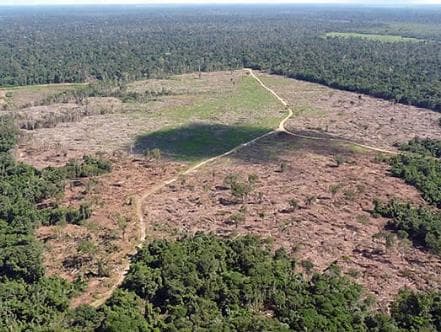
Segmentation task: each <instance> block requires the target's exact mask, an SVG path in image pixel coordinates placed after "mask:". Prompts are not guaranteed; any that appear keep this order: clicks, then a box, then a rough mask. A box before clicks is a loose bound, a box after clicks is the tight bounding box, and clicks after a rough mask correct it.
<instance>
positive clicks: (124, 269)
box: [90, 69, 396, 308]
mask: <svg viewBox="0 0 441 332" xmlns="http://www.w3.org/2000/svg"><path fill="white" fill-rule="evenodd" d="M245 70H246V71H247V72H248V73H249V74H250V75H251V76H252V77H253V78H254V79H255V80H256V81H257V82H258V83H259V84H260V85H261V86H262V88H264V89H265V90H267V91H268V92H270V93H271V94H272V95H273V96H274V97H275V98H276V99H277V100H279V101H280V103H281V104H283V106H284V107H285V109H286V110H287V112H288V114H287V115H286V117H285V118H284V119H283V120H282V121H281V122H280V124H279V126H278V128H277V129H275V130H272V131H269V132H267V133H266V134H263V135H261V136H258V137H256V138H254V139H252V140H250V141H248V142H246V143H243V144H241V145H238V146H236V147H235V148H233V149H231V150H229V151H227V152H225V153H223V154H220V155H218V156H215V157H212V158H209V159H206V160H204V161H201V162H200V163H198V164H196V165H193V166H191V167H190V168H189V169H187V170H186V171H184V172H182V173H180V174H179V175H178V176H176V177H174V178H171V179H169V180H166V181H164V182H161V183H159V184H157V185H155V186H153V187H152V188H150V189H148V190H147V191H145V192H144V193H142V195H141V196H140V197H139V198H138V199H137V201H136V215H137V217H138V219H139V239H138V244H137V246H136V248H135V249H134V250H133V252H131V253H130V254H129V257H132V256H133V255H135V254H136V252H137V251H138V249H139V248H141V247H142V245H143V244H144V242H145V240H146V228H147V225H146V222H145V218H144V210H143V206H144V202H145V201H146V200H147V198H149V197H150V196H151V195H153V194H155V193H157V192H159V191H160V190H161V189H163V188H165V187H166V186H168V185H170V184H172V183H174V182H176V181H178V179H179V177H180V176H183V175H188V174H191V173H193V172H195V171H197V170H198V169H200V168H201V167H203V166H205V165H207V164H209V163H212V162H214V161H216V160H218V159H220V158H223V157H227V156H229V155H231V154H233V153H235V152H237V151H238V150H240V149H242V148H244V147H246V146H248V145H250V144H253V143H255V142H257V141H259V140H261V139H263V138H265V137H268V136H270V135H273V134H275V133H279V132H283V133H286V134H288V135H291V136H294V137H299V138H304V139H311V140H320V141H335V142H340V143H348V144H352V145H355V146H358V147H361V148H364V149H368V150H372V151H377V152H382V153H387V154H396V152H394V151H388V150H384V149H380V148H376V147H372V146H368V145H363V144H359V143H354V142H352V141H350V140H346V139H338V138H325V137H315V136H306V135H299V134H296V133H293V132H290V131H289V130H287V129H286V127H285V124H286V123H287V122H288V120H289V119H290V118H291V117H292V116H293V115H294V112H293V110H292V109H291V108H290V107H289V105H288V103H287V102H286V101H285V100H284V99H283V98H282V97H280V96H279V95H278V94H277V93H276V92H275V91H274V90H272V89H271V88H269V87H267V86H266V85H265V83H263V82H262V80H261V79H260V78H259V77H257V76H256V75H255V74H254V72H253V70H252V69H245ZM129 269H130V258H129V259H127V261H126V263H125V264H124V265H123V266H121V269H120V271H118V272H117V279H116V280H115V282H114V284H113V285H112V287H110V288H109V289H108V291H106V292H105V293H102V294H100V295H99V298H97V299H96V300H95V301H93V302H92V303H91V304H90V305H91V306H92V307H95V308H97V307H99V306H101V305H103V304H104V303H105V302H106V301H107V300H108V299H109V298H110V297H111V296H112V294H113V292H114V291H115V290H116V289H117V288H118V287H119V286H120V285H121V284H122V283H123V281H124V278H125V277H126V275H127V273H128V271H129Z"/></svg>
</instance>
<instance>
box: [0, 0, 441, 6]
mask: <svg viewBox="0 0 441 332" xmlns="http://www.w3.org/2000/svg"><path fill="white" fill-rule="evenodd" d="M169 3H173V4H185V3H193V4H194V3H197V4H214V3H229V4H231V3H233V4H234V3H260V4H261V3H271V4H274V3H322V4H332V3H340V4H363V5H370V4H371V5H392V4H395V5H420V4H421V5H426V4H439V5H441V0H214V1H207V0H0V5H48V4H50V5H65V4H78V5H81V4H156V5H157V4H169Z"/></svg>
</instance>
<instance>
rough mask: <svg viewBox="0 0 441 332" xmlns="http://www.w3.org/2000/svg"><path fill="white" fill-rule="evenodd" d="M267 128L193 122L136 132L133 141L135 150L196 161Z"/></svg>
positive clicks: (254, 135) (250, 137)
mask: <svg viewBox="0 0 441 332" xmlns="http://www.w3.org/2000/svg"><path fill="white" fill-rule="evenodd" d="M271 130H272V129H271V128H262V127H251V126H250V127H246V126H228V125H222V124H203V123H195V124H190V125H188V126H183V127H178V128H172V129H165V130H160V131H156V132H153V133H151V134H147V135H143V136H140V137H138V138H137V140H136V142H135V152H137V153H144V152H145V151H153V150H159V151H161V154H163V155H164V156H166V157H169V158H173V159H178V160H185V161H196V160H200V159H203V158H208V157H213V156H217V155H220V154H222V153H225V152H227V151H229V150H231V149H232V148H234V147H236V146H238V145H240V144H242V143H245V142H247V141H249V140H252V139H253V138H256V137H258V136H261V135H263V134H265V133H267V132H269V131H271Z"/></svg>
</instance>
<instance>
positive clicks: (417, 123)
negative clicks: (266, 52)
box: [259, 74, 441, 149]
mask: <svg viewBox="0 0 441 332" xmlns="http://www.w3.org/2000/svg"><path fill="white" fill-rule="evenodd" d="M259 77H260V78H261V79H262V81H263V82H264V83H265V84H266V85H267V86H268V87H270V88H272V89H274V91H275V92H276V93H277V94H278V95H279V96H281V97H282V98H283V99H285V100H286V101H287V102H288V103H289V104H290V105H291V106H292V107H293V109H294V110H295V111H297V112H298V114H297V115H296V116H294V117H293V118H292V119H291V120H290V121H289V122H288V123H287V125H286V127H287V129H288V130H290V131H293V132H298V133H299V132H302V131H304V130H315V131H321V132H325V133H326V134H330V135H333V136H336V137H340V138H345V139H349V140H352V141H354V142H358V143H362V144H367V145H372V146H375V147H377V148H387V149H390V148H391V147H392V146H393V145H394V143H403V142H406V141H408V140H409V139H412V138H414V137H415V136H420V137H430V138H436V139H439V138H440V137H441V127H440V126H439V123H438V121H439V119H440V118H441V114H440V113H437V112H433V111H430V110H427V109H422V108H417V107H413V106H407V105H402V104H394V103H392V102H390V101H385V100H381V99H378V98H373V97H369V96H365V95H360V94H357V93H352V92H347V91H341V90H336V89H331V88H328V87H324V86H321V85H318V84H313V83H308V82H302V81H298V80H294V79H287V78H283V77H280V76H273V75H266V74H260V75H259Z"/></svg>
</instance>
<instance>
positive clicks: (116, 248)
mask: <svg viewBox="0 0 441 332" xmlns="http://www.w3.org/2000/svg"><path fill="white" fill-rule="evenodd" d="M112 162H113V171H112V172H111V173H110V174H108V175H105V176H101V177H98V178H94V179H87V180H84V181H81V183H75V184H70V185H68V186H67V191H66V195H65V197H64V199H63V203H64V204H65V205H67V206H77V205H79V202H88V203H92V206H93V215H92V217H91V218H90V219H89V220H88V221H86V223H85V224H84V225H81V226H76V225H60V226H50V227H40V228H39V229H38V230H37V236H38V238H39V239H40V240H41V241H42V242H43V243H44V244H45V256H44V263H45V266H46V271H47V274H48V275H57V276H61V277H63V278H66V279H68V280H74V279H76V278H78V277H80V276H82V277H84V278H86V281H87V289H86V291H85V292H84V293H83V294H82V295H81V297H80V298H78V299H75V301H74V304H81V303H85V302H87V303H90V302H91V300H92V298H91V296H92V295H91V294H93V295H94V296H97V295H98V294H100V293H101V292H105V291H106V290H107V288H108V286H109V285H111V284H112V279H111V278H105V277H99V276H97V264H98V261H100V260H101V261H102V262H103V263H104V266H105V268H106V269H107V270H108V272H109V273H110V274H111V276H113V275H115V273H114V272H115V271H117V270H118V269H119V268H120V267H121V266H122V265H124V264H123V261H124V260H126V259H127V255H128V254H129V253H130V252H132V251H133V249H134V246H135V245H136V244H137V242H138V238H139V236H140V224H139V220H138V219H137V217H136V211H135V199H136V197H137V196H138V195H140V193H141V192H143V191H145V190H146V188H149V187H150V186H153V185H154V184H156V183H158V182H160V181H163V180H165V179H168V178H170V177H172V176H174V175H175V174H176V173H177V172H178V171H179V170H180V169H181V168H182V165H180V164H177V163H171V162H168V161H167V162H163V161H144V160H141V159H132V158H129V157H127V156H124V157H119V158H113V160H112ZM119 217H125V218H126V222H127V227H126V228H125V230H124V231H123V230H122V228H121V227H120V226H118V218H119ZM84 240H88V241H91V242H92V243H93V244H94V245H95V246H96V250H95V252H94V253H93V254H92V255H85V254H82V253H79V252H78V247H79V244H80V243H81V241H84ZM76 261H80V262H81V263H80V264H78V263H75V264H74V262H76Z"/></svg>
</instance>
